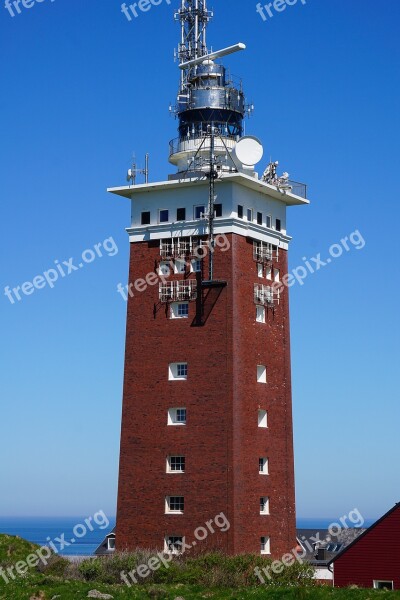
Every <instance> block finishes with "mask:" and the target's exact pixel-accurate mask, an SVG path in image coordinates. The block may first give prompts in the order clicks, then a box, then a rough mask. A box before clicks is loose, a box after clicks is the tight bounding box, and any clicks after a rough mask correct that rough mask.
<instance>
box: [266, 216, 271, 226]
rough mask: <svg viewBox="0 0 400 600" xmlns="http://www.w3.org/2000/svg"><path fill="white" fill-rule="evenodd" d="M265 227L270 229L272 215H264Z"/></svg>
mask: <svg viewBox="0 0 400 600" xmlns="http://www.w3.org/2000/svg"><path fill="white" fill-rule="evenodd" d="M265 226H266V227H267V228H268V229H272V215H266V217H265Z"/></svg>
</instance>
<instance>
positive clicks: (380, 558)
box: [334, 504, 400, 590]
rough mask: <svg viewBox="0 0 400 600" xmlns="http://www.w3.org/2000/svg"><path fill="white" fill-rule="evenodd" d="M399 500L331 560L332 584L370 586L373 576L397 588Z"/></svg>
mask: <svg viewBox="0 0 400 600" xmlns="http://www.w3.org/2000/svg"><path fill="white" fill-rule="evenodd" d="M399 539H400V504H398V505H397V507H396V508H395V510H394V511H392V512H391V513H389V514H388V515H387V517H385V518H384V519H383V520H382V521H381V522H380V523H378V524H377V525H376V526H375V527H372V528H371V529H369V530H368V531H367V533H366V534H365V535H364V536H362V537H360V539H358V540H357V541H356V542H355V543H354V545H353V546H351V547H350V548H349V549H348V550H347V551H346V552H344V553H343V555H342V556H340V557H339V558H338V559H337V560H336V561H335V563H334V584H335V587H347V586H349V585H358V586H359V587H366V588H372V587H373V582H374V580H379V581H393V583H394V589H396V590H399V589H400V545H399Z"/></svg>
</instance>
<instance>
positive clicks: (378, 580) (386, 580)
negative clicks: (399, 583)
mask: <svg viewBox="0 0 400 600" xmlns="http://www.w3.org/2000/svg"><path fill="white" fill-rule="evenodd" d="M379 583H391V584H392V588H391V589H392V590H394V582H393V581H392V580H390V579H374V589H375V590H383V589H390V588H380V587H378V584H379Z"/></svg>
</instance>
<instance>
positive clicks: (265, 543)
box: [260, 536, 271, 554]
mask: <svg viewBox="0 0 400 600" xmlns="http://www.w3.org/2000/svg"><path fill="white" fill-rule="evenodd" d="M260 545H261V554H271V542H270V539H269V537H268V536H263V537H262V538H260Z"/></svg>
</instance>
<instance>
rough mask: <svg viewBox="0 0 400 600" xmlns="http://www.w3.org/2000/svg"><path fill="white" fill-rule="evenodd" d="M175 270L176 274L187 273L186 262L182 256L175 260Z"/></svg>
mask: <svg viewBox="0 0 400 600" xmlns="http://www.w3.org/2000/svg"><path fill="white" fill-rule="evenodd" d="M174 271H175V273H176V274H180V273H186V262H185V261H184V260H182V259H181V258H178V259H176V260H175V265H174Z"/></svg>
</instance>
